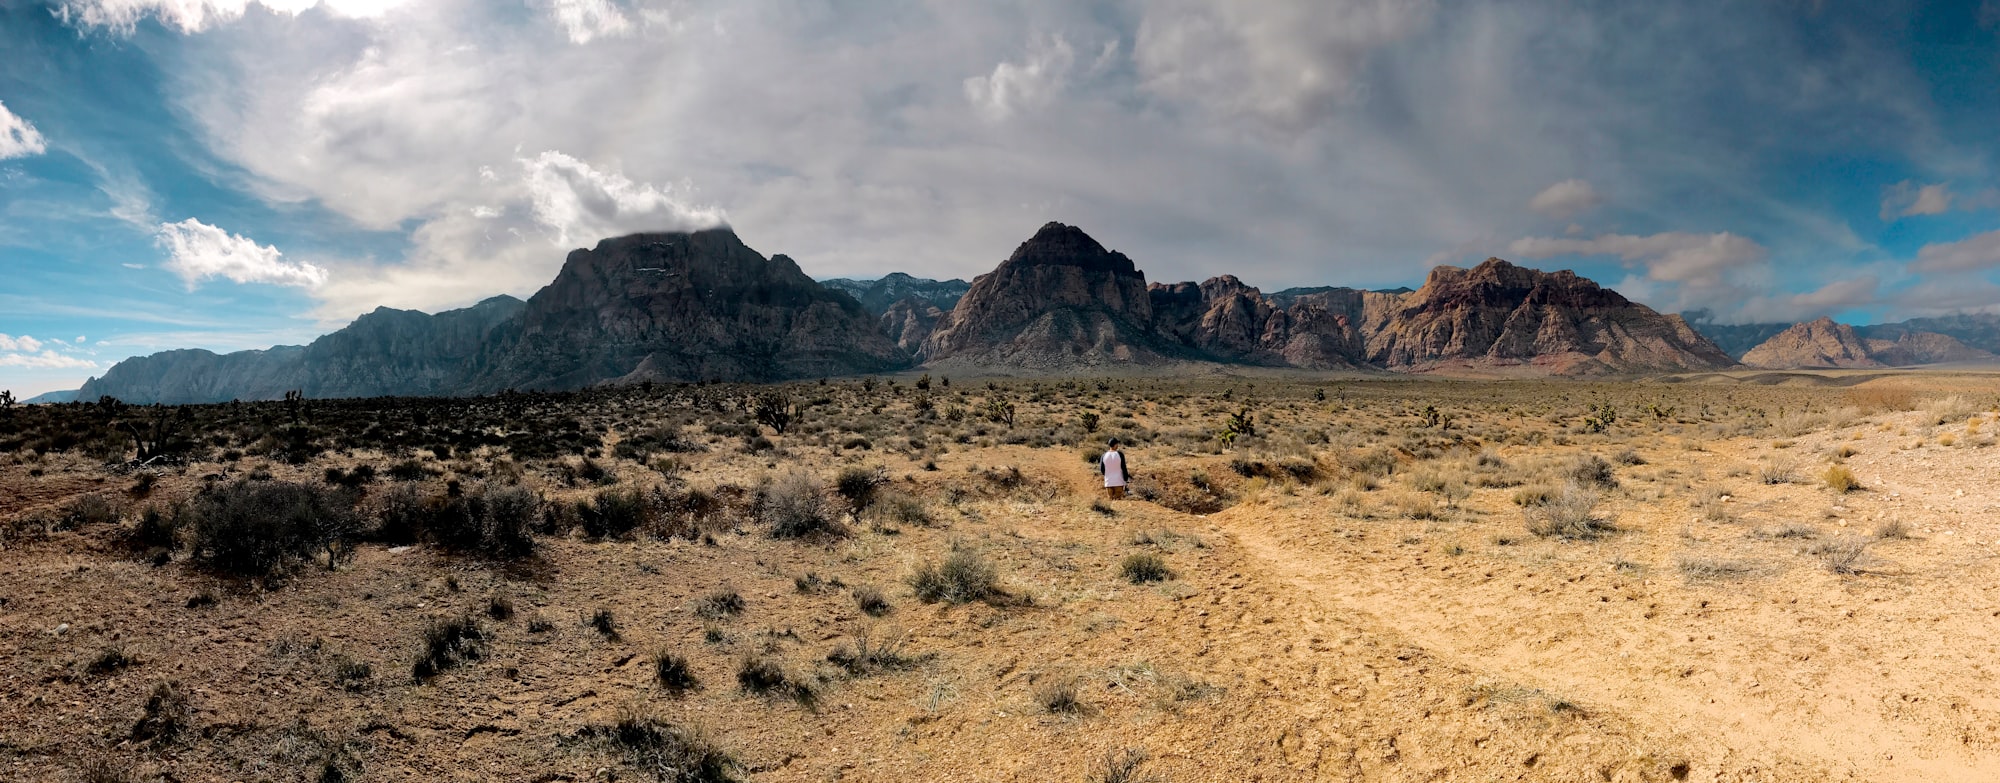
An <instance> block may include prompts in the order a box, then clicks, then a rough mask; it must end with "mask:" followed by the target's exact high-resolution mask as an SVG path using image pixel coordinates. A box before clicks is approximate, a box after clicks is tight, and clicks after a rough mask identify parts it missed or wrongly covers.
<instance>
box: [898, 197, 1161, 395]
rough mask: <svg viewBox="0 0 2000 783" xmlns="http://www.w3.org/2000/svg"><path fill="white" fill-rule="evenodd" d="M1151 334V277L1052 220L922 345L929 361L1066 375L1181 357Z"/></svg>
mask: <svg viewBox="0 0 2000 783" xmlns="http://www.w3.org/2000/svg"><path fill="white" fill-rule="evenodd" d="M1174 353H1175V352H1174V351H1173V350H1172V347H1171V346H1170V345H1167V344H1164V343H1163V342H1162V341H1161V340H1159V339H1158V335H1157V334H1156V333H1155V332H1154V331H1153V305H1152V298H1151V295H1150V294H1149V293H1148V292H1147V290H1146V276H1145V275H1144V274H1142V273H1141V272H1139V270H1138V268H1137V267H1135V266H1134V265H1133V264H1132V259H1130V258H1126V257H1125V255H1124V254H1123V253H1116V252H1112V251H1110V250H1106V249H1105V248H1104V246H1103V245H1100V244H1098V243H1097V241H1096V240H1094V239H1091V238H1090V236H1089V235H1087V234H1085V233H1083V231H1082V230H1081V229H1078V228H1076V227H1074V226H1066V225H1063V224H1061V223H1049V224H1047V225H1045V226H1042V228H1041V230H1039V231H1037V232H1035V235H1034V236H1033V237H1031V238H1029V239H1028V241H1026V242H1023V243H1021V245H1020V247H1018V248H1016V249H1015V250H1014V254H1013V255H1012V256H1009V257H1008V258H1007V260H1006V261H1004V262H1002V263H1001V264H1000V266H999V267H998V268H996V269H994V270H993V271H992V272H989V273H986V274H983V275H980V276H979V277H978V278H977V279H974V280H973V281H972V287H971V288H970V289H968V290H967V291H966V294H965V296H964V298H962V299H960V300H959V302H958V306H957V307H955V308H953V309H952V310H951V312H949V313H947V314H945V316H944V317H943V318H942V319H941V320H940V321H939V323H938V325H937V329H936V330H935V331H933V332H932V333H931V335H930V337H929V339H927V340H925V341H924V348H923V352H922V355H923V356H924V358H925V359H927V360H928V361H930V362H932V363H944V364H949V365H977V366H994V367H1012V368H1023V369H1036V370H1064V369H1078V368H1087V367H1098V366H1102V365H1112V364H1133V363H1137V364H1154V363H1161V362H1165V361H1169V360H1171V359H1174V358H1177V357H1176V356H1175V355H1174Z"/></svg>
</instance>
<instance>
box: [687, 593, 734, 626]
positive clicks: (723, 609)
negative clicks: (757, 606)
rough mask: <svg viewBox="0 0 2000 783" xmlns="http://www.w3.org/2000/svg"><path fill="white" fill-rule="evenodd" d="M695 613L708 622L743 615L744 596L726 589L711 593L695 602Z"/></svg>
mask: <svg viewBox="0 0 2000 783" xmlns="http://www.w3.org/2000/svg"><path fill="white" fill-rule="evenodd" d="M694 613H695V614H696V615H697V616H699V617H702V618H703V619H708V620H720V619H722V618H724V617H735V616H737V615H739V614H742V613H743V594H742V593H739V592H736V591H735V590H732V589H729V588H726V587H725V588H723V589H720V590H717V591H715V592H712V593H709V594H708V595H705V596H702V598H701V600H699V601H696V602H695V604H694Z"/></svg>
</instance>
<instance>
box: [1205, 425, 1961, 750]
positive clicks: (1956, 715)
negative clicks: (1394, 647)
mask: <svg viewBox="0 0 2000 783" xmlns="http://www.w3.org/2000/svg"><path fill="white" fill-rule="evenodd" d="M1891 437H1893V436H1888V435H1883V436H1882V440H1883V441H1885V442H1884V443H1869V442H1863V445H1862V448H1863V449H1864V451H1865V452H1867V453H1870V454H1871V455H1881V456H1877V457H1873V458H1871V459H1868V460H1866V461H1865V462H1860V461H1858V462H1857V470H1863V471H1864V475H1865V476H1867V480H1868V481H1869V482H1870V483H1872V484H1874V485H1875V486H1876V487H1877V488H1876V490H1875V491H1872V492H1870V493H1867V494H1866V495H1865V496H1849V497H1848V498H1845V499H1835V500H1807V501H1801V500H1799V499H1798V497H1797V496H1798V495H1800V494H1801V492H1802V491H1801V490H1800V489H1798V488H1784V490H1785V491H1787V492H1789V493H1790V494H1789V495H1785V496H1783V497H1773V498H1771V499H1770V500H1768V501H1765V502H1764V503H1763V505H1762V506H1760V507H1759V508H1760V509H1763V510H1764V512H1766V513H1769V514H1772V515H1775V516H1776V517H1777V518H1785V516H1784V515H1787V514H1789V515H1790V517H1789V518H1792V519H1800V518H1805V519H1812V520H1814V521H1815V522H1818V523H1827V522H1835V521H1837V524H1838V525H1839V526H1840V527H1836V528H1834V531H1832V532H1829V533H1827V535H1829V536H1831V535H1837V534H1840V533H1841V528H1844V527H1846V526H1847V525H1848V523H1847V522H1846V521H1844V520H1834V519H1833V516H1834V515H1835V514H1836V513H1838V514H1840V515H1844V516H1846V517H1852V518H1854V519H1855V520H1857V521H1861V520H1869V519H1873V518H1879V517H1882V516H1885V515H1893V514H1895V513H1897V512H1898V511H1899V510H1909V511H1914V510H1916V509H1917V508H1921V509H1923V510H1925V511H1930V510H1931V509H1938V510H1939V512H1938V513H1933V514H1932V515H1931V516H1929V517H1926V519H1927V520H1935V525H1936V532H1937V535H1935V536H1925V535H1924V534H1922V533H1919V537H1918V538H1917V539H1916V540H1910V541H1900V542H1878V544H1877V545H1876V547H1875V550H1876V551H1877V552H1880V553H1881V557H1879V558H1878V559H1877V561H1876V563H1877V566H1878V567H1877V568H1876V569H1875V570H1874V571H1873V572H1871V573H1865V574H1862V575H1859V576H1852V577H1845V578H1842V577H1837V576H1834V575H1831V574H1828V573H1825V572H1824V570H1823V569H1820V568H1818V567H1816V564H1815V563H1814V562H1813V561H1811V560H1810V559H1809V557H1808V556H1806V555H1805V554H1803V553H1804V552H1805V549H1804V548H1803V547H1804V546H1805V544H1804V543H1785V542H1774V541H1766V540H1761V539H1756V538H1755V537H1753V536H1751V535H1749V534H1747V533H1746V532H1744V530H1743V527H1745V526H1746V525H1745V524H1744V523H1738V524H1737V525H1736V527H1733V528H1732V527H1728V526H1714V527H1705V526H1701V525H1691V524H1689V523H1687V522H1686V520H1687V519H1688V517H1686V516H1681V515H1682V514H1686V513H1689V512H1687V511H1684V510H1683V509H1682V508H1681V507H1679V506H1681V504H1679V503H1674V504H1672V505H1673V506H1676V507H1671V508H1659V507H1647V506H1646V504H1638V503H1635V504H1633V505H1634V506H1636V507H1635V508H1629V509H1624V516H1623V517H1622V519H1629V520H1633V522H1632V523H1631V524H1630V527H1632V528H1633V530H1631V531H1629V532H1628V533H1627V534H1622V535H1621V536H1620V537H1617V538H1615V539H1614V540H1612V541H1608V542H1605V543H1601V544H1599V543H1575V542H1572V543H1558V542H1540V541H1528V542H1524V543H1523V542H1516V543H1513V544H1512V545H1510V546H1498V545H1495V544H1494V543H1493V541H1494V537H1495V536H1497V535H1502V534H1503V533H1505V532H1511V533H1514V534H1515V536H1516V537H1518V536H1519V529H1520V528H1519V523H1518V517H1517V516H1514V515H1508V514H1505V513H1497V512H1488V513H1479V512H1476V511H1473V512H1467V513H1466V516H1465V518H1464V519H1460V520H1456V521H1454V522H1451V523H1430V524H1428V525H1425V524H1418V523H1411V522H1405V521H1397V522H1382V521H1366V522H1364V521H1355V520H1351V519H1343V518H1341V517H1340V516H1339V515H1338V514H1337V513H1336V512H1335V510H1334V509H1333V508H1332V507H1331V504H1330V503H1328V502H1327V501H1325V500H1324V499H1321V498H1305V497H1301V498H1296V499H1284V500H1282V501H1277V502H1273V503H1268V504H1260V505H1250V506H1239V507H1236V508H1231V509H1229V510H1227V511H1225V512H1223V513H1221V514H1217V515H1215V516H1214V517H1211V518H1210V519H1211V520H1212V521H1214V522H1216V523H1218V524H1219V525H1220V526H1221V527H1222V528H1223V529H1224V530H1226V531H1227V532H1228V533H1229V535H1231V536H1232V537H1233V538H1234V540H1235V541H1236V542H1237V543H1239V544H1240V545H1241V546H1242V547H1243V549H1244V550H1245V551H1246V552H1248V553H1249V554H1250V555H1251V557H1252V558H1253V559H1254V560H1255V561H1256V567H1257V568H1259V569H1262V570H1264V571H1265V572H1267V573H1268V575H1269V576H1270V578H1272V579H1274V580H1277V581H1279V582H1282V583H1284V584H1287V585H1289V586H1290V587H1291V588H1292V589H1293V590H1295V591H1296V592H1297V593H1299V594H1301V595H1305V596H1309V597H1310V599H1311V600H1308V601H1301V602H1299V605H1300V606H1301V607H1304V608H1309V609H1310V611H1314V612H1317V613H1319V614H1320V615H1321V616H1343V615H1345V616H1351V617H1355V618H1365V619H1361V620H1359V621H1357V622H1356V624H1357V625H1359V626H1362V627H1369V626H1374V627H1378V628H1379V629H1381V630H1380V631H1379V633H1383V634H1389V635H1393V636H1397V637H1400V638H1403V639H1407V640H1408V641H1409V643H1411V644H1413V645H1415V646H1417V647H1419V648H1421V649H1422V650H1424V651H1425V652H1426V653H1428V654H1431V655H1434V656H1436V657H1437V658H1438V659H1439V660H1440V661H1442V662H1444V663H1446V664H1447V665H1451V666H1455V667H1460V668H1463V669H1466V670H1469V671H1472V672H1476V673H1479V674H1480V675H1482V676H1486V677H1491V678H1494V679H1496V680H1502V681H1511V682H1518V683H1522V684H1524V685H1527V686H1530V687H1533V688H1538V689H1542V690H1545V691H1548V692H1550V693H1554V694H1559V695H1560V696H1562V697H1563V698H1566V699H1570V700H1574V701H1576V702H1578V703H1580V704H1582V705H1585V707H1586V708H1588V709H1593V710H1600V711H1608V712H1611V713H1614V714H1616V715H1618V716H1620V717H1621V718H1622V719H1626V720H1629V721H1630V722H1631V723H1632V724H1634V725H1635V726H1637V727H1639V728H1640V729H1641V730H1642V732H1643V734H1644V735H1646V736H1649V737H1656V738H1666V737H1673V738H1676V739H1677V740H1679V741H1681V742H1683V743H1685V744H1686V745H1688V746H1690V747H1698V748H1707V749H1710V750H1709V751H1708V752H1707V755H1706V757H1704V758H1702V759H1701V761H1702V763H1700V764H1698V765H1697V767H1696V769H1697V773H1699V771H1700V770H1701V769H1704V768H1706V769H1711V770H1713V769H1722V768H1726V767H1730V766H1733V765H1736V764H1740V763H1755V762H1760V761H1772V760H1780V759H1791V760H1796V761H1799V762H1804V763H1807V764H1814V765H1820V764H1823V765H1825V766H1826V767H1828V768H1830V769H1831V770H1834V771H1835V772H1836V774H1837V775H1841V776H1844V777H1845V778H1847V779H1854V780H1871V781H1887V780H1911V781H1918V780H1922V781H1940V780H1964V781H1974V780H1992V779H1994V778H1995V776H1996V774H2000V711H1996V709H1995V708H1996V707H2000V699H1996V695H2000V694H1996V693H1995V691H1994V687H1993V678H1992V676H1991V673H1990V671H1989V670H1988V668H1987V663H1988V662H1989V661H1991V660H1992V658H1991V656H1992V655H1993V654H1994V646H1993V645H1992V644H1991V643H1990V628H1991V623H1992V622H1993V619H1992V616H1994V613H1993V612H1992V604H1993V602H1994V596H1993V595H1992V594H1991V589H1992V585H1991V579H1990V578H1988V577H1987V576H1986V574H1988V573H1989V570H1988V569H1987V568H1984V567H1980V564H1981V563H1985V562H1987V561H1988V560H1990V557H1989V556H1988V553H1986V552H1985V551H1983V550H1979V549H1974V550H1971V551H1967V550H1966V549H1965V548H1964V547H1963V546H1961V545H1962V544H1978V543H1979V542H1980V541H1984V540H1987V539H1989V538H1991V533H1992V531H1991V530H1990V529H1989V526H1987V525H1983V524H1966V523H1965V522H1963V521H1961V520H1960V518H1959V517H1960V515H1958V514H1945V513H1942V509H1943V507H1945V506H1946V505H1956V506H1957V507H1958V508H1962V509H1981V510H1983V509H1987V508H1990V507H1991V506H1992V500H1993V499H1992V498H1988V497H1986V496H1985V494H1986V493H1985V492H1984V491H1983V490H1975V492H1974V494H1975V495H1976V496H1975V497H1967V496H1966V495H1965V492H1964V491H1963V490H1958V489H1953V488H1951V487H1953V486H1957V484H1955V483H1954V484H1939V483H1938V481H1936V480H1935V478H1927V477H1934V476H1935V473H1936V472H1937V471H1940V470H1963V469H1964V467H1965V466H1963V465H1960V464H1957V463H1959V462H1963V461H1964V460H1966V459H1977V457H1974V456H1972V455H1971V454H1970V453H1967V452H1963V451H1961V452H1952V453H1947V454H1944V455H1941V456H1940V455H1937V454H1923V453H1919V452H1915V451H1896V450H1894V447H1893V446H1891V445H1889V444H1888V443H1886V441H1888V440H1889V439H1890V438H1891ZM1857 440H1859V439H1857ZM1800 450H1803V447H1800ZM1980 456H1984V455H1980ZM1686 459H1688V460H1689V461H1690V462H1693V461H1696V460H1704V459H1706V460H1709V461H1713V459H1712V458H1711V457H1709V456H1707V455H1691V456H1689V457H1687V458H1686ZM1941 463H1950V464H1941ZM1912 492H1914V493H1915V495H1916V497H1917V498H1919V499H1920V500H1918V501H1913V500H1912V498H1911V493H1912ZM1806 497H1807V498H1811V497H1813V496H1812V495H1810V494H1809V492H1808V493H1807V494H1806ZM1827 497H1833V496H1827ZM1952 501H1956V503H1952ZM1825 503H1832V504H1833V508H1835V509H1838V511H1837V512H1836V511H1829V512H1827V513H1826V515H1825V517H1824V518H1821V517H1819V516H1815V515H1814V512H1815V511H1816V508H1813V509H1812V510H1808V508H1809V506H1808V504H1810V506H1819V505H1820V504H1825ZM1946 524H1950V525H1951V526H1952V527H1953V528H1963V529H1956V530H1953V531H1952V534H1951V535H1950V536H1948V535H1947V534H1946V530H1945V525H1946ZM1676 526H1678V528H1679V529H1678V533H1679V534H1678V535H1674V534H1673V533H1671V532H1668V531H1673V530H1675V528H1676ZM1852 530H1853V528H1848V531H1849V532H1851V531H1852ZM1966 539H1977V540H1972V541H1968V540H1966ZM1759 547H1761V549H1757V548H1759ZM1746 551H1749V553H1750V554H1749V555H1745V552H1746ZM1687 553H1717V554H1718V556H1734V557H1757V558H1762V559H1758V560H1755V561H1754V562H1757V563H1758V564H1759V568H1761V569H1763V572H1762V573H1760V575H1758V576H1757V577H1755V578H1751V579H1748V580H1744V581H1740V582H1732V583H1723V584H1710V585H1693V584H1689V583H1687V582H1686V581H1685V580H1683V579H1682V578H1681V577H1680V575H1679V574H1678V573H1676V572H1675V570H1674V563H1675V560H1676V558H1678V557H1682V556H1685V555H1686V554H1687ZM1614 562H1617V563H1623V564H1625V565H1626V566H1628V567H1626V568H1613V567H1612V565H1611V564H1612V563H1614ZM1699 778H1700V775H1699V774H1697V775H1696V777H1694V778H1691V779H1699Z"/></svg>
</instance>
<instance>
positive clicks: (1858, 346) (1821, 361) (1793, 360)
mask: <svg viewBox="0 0 2000 783" xmlns="http://www.w3.org/2000/svg"><path fill="white" fill-rule="evenodd" d="M1743 363H1744V364H1747V365H1750V366H1751V367H1764V368H1772V369H1792V368H1810V367H1881V366H1884V365H1883V363H1882V362H1880V361H1877V360H1876V359H1875V357H1874V356H1871V355H1870V352H1869V350H1868V342H1867V341H1866V340H1864V339H1862V337H1861V335H1859V334H1856V333H1855V332H1854V327H1852V326H1848V325H1847V324H1843V323H1836V322H1834V320H1833V319H1832V318H1820V319H1819V320H1816V321H1807V322H1805V323H1802V324H1794V325H1792V326H1791V327H1790V328H1788V329H1786V330H1784V331H1782V332H1779V333H1777V334H1775V335H1772V337H1771V339H1769V340H1765V341H1764V342H1763V343H1761V344H1759V345H1758V346H1757V347H1755V348H1752V349H1750V350H1749V351H1748V352H1747V353H1745V354H1743Z"/></svg>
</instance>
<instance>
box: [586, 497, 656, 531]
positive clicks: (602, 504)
mask: <svg viewBox="0 0 2000 783" xmlns="http://www.w3.org/2000/svg"><path fill="white" fill-rule="evenodd" d="M576 519H577V524H578V526H580V527H582V528H583V532H584V535H587V536H590V537H591V538H597V539H606V538H624V537H626V536H629V535H631V534H632V531H634V530H637V529H639V527H640V526H641V525H645V524H647V523H649V522H651V521H652V520H653V507H652V505H651V504H649V503H647V502H646V494H645V493H644V492H641V491H639V489H638V488H637V487H627V488H624V489H605V490H599V491H598V493H597V494H596V495H593V496H591V498H590V500H589V501H587V502H579V503H577V504H576Z"/></svg>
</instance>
